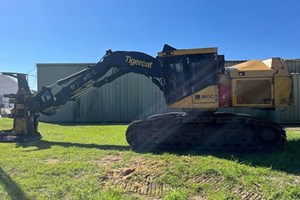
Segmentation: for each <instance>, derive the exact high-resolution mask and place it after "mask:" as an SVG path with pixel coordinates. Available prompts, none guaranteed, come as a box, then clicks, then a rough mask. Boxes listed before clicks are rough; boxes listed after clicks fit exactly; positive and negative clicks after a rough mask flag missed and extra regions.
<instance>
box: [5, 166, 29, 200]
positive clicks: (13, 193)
mask: <svg viewBox="0 0 300 200" xmlns="http://www.w3.org/2000/svg"><path fill="white" fill-rule="evenodd" d="M0 184H1V185H3V187H4V188H5V190H6V192H7V193H8V195H9V196H10V197H11V199H20V200H25V199H28V197H27V196H26V194H25V193H24V192H23V190H22V189H21V188H20V186H19V185H18V184H17V183H16V182H15V181H14V180H12V178H11V177H10V176H9V175H8V174H7V173H6V172H4V171H3V170H2V169H1V168H0Z"/></svg>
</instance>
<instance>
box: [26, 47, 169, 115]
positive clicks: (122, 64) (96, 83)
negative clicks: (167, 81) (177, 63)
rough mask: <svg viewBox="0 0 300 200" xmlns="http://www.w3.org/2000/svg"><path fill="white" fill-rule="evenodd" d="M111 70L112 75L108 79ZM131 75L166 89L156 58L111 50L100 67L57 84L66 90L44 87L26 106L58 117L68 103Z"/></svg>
mask: <svg viewBox="0 0 300 200" xmlns="http://www.w3.org/2000/svg"><path fill="white" fill-rule="evenodd" d="M111 69H113V70H112V74H111V75H109V76H107V77H104V75H105V74H107V72H108V71H109V70H111ZM129 72H133V73H138V74H143V75H145V76H147V77H149V78H150V79H151V80H152V82H153V83H154V84H156V85H157V86H158V87H159V88H160V89H161V90H162V87H163V86H162V82H161V79H162V75H161V74H162V73H161V67H160V64H159V63H158V61H157V60H156V59H155V58H153V57H152V56H150V55H147V54H145V53H142V52H134V51H115V52H112V51H111V50H108V51H107V52H106V54H105V55H104V57H103V58H102V59H101V60H100V61H99V62H98V63H97V64H96V65H94V66H89V67H88V68H87V69H84V70H82V71H80V72H78V73H76V74H73V75H71V76H69V77H66V78H64V79H61V80H58V81H57V85H59V86H62V88H61V90H59V91H58V92H57V93H56V94H53V91H52V88H51V87H43V88H42V90H41V91H40V92H38V93H37V94H36V95H35V96H34V97H32V98H28V99H27V100H26V104H27V106H28V108H29V110H30V111H31V112H34V113H37V112H41V113H43V114H45V115H54V114H55V113H57V111H58V110H59V108H60V106H62V105H64V104H65V103H67V102H68V101H70V100H75V99H76V98H78V97H79V96H81V95H82V94H83V93H85V92H87V91H90V90H92V89H94V88H95V87H101V86H103V85H104V84H106V83H109V82H112V81H113V80H115V79H116V78H118V77H120V76H122V75H124V74H126V73H129Z"/></svg>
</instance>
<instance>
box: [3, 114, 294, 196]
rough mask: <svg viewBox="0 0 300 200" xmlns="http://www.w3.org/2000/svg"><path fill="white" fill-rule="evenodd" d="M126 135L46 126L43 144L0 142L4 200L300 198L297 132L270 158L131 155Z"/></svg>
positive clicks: (98, 128) (111, 128) (110, 129)
mask: <svg viewBox="0 0 300 200" xmlns="http://www.w3.org/2000/svg"><path fill="white" fill-rule="evenodd" d="M11 126H12V121H11V120H9V119H4V118H0V130H2V129H9V128H11ZM126 128H127V126H125V125H76V126H75V125H56V124H45V123H41V124H40V127H39V131H40V132H41V134H42V135H43V139H42V140H41V141H36V142H30V143H24V144H15V143H0V149H1V156H0V199H300V132H297V131H287V135H288V143H287V145H286V147H285V148H284V149H282V150H280V151H277V152H273V153H252V154H232V153H222V152H217V153H213V152H201V153H197V154H196V153H185V154H180V155H179V154H175V153H161V154H153V153H143V154H140V153H135V152H133V151H131V150H130V148H129V146H128V145H127V143H126V140H125V131H126Z"/></svg>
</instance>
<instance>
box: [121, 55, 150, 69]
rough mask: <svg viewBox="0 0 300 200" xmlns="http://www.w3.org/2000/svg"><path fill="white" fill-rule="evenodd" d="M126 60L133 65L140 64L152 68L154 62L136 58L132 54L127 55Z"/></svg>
mask: <svg viewBox="0 0 300 200" xmlns="http://www.w3.org/2000/svg"><path fill="white" fill-rule="evenodd" d="M126 62H127V63H129V64H130V65H131V66H132V65H138V66H142V67H146V68H152V64H153V63H152V62H146V61H143V60H138V59H134V58H132V57H131V56H126Z"/></svg>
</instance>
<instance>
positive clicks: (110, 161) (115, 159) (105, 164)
mask: <svg viewBox="0 0 300 200" xmlns="http://www.w3.org/2000/svg"><path fill="white" fill-rule="evenodd" d="M121 161H122V156H121V155H120V154H117V155H108V156H105V157H104V158H102V159H100V160H93V161H92V162H93V163H96V164H97V165H98V166H99V167H101V168H104V169H107V168H110V167H111V166H113V165H114V164H116V163H120V162H121Z"/></svg>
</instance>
